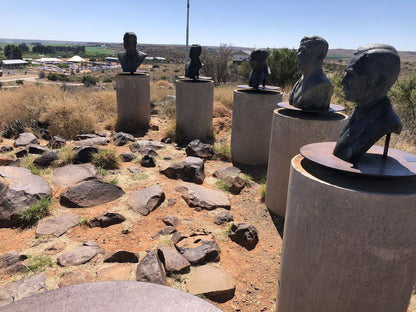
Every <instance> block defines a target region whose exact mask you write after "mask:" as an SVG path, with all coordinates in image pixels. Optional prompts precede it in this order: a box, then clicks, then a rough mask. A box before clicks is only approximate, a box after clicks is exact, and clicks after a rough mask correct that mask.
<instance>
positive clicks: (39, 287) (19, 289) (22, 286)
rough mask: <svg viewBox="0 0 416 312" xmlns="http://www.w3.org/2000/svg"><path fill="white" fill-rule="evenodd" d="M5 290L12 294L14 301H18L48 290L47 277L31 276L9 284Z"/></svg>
mask: <svg viewBox="0 0 416 312" xmlns="http://www.w3.org/2000/svg"><path fill="white" fill-rule="evenodd" d="M4 289H5V290H6V291H7V292H8V293H10V294H11V297H12V298H13V301H18V300H21V299H23V298H25V297H28V296H32V295H34V294H37V293H39V292H42V291H44V290H46V275H45V274H43V273H40V274H35V275H30V276H27V277H25V278H23V279H21V280H19V281H17V282H11V283H9V284H7V285H6V286H5V287H4Z"/></svg>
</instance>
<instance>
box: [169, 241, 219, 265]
mask: <svg viewBox="0 0 416 312" xmlns="http://www.w3.org/2000/svg"><path fill="white" fill-rule="evenodd" d="M175 246H176V248H178V250H179V252H180V253H181V254H182V256H184V257H185V258H186V260H188V261H189V262H190V263H191V264H192V265H200V264H204V263H206V262H212V261H219V260H220V251H219V247H218V245H217V242H216V241H215V239H214V237H212V236H211V237H209V236H207V235H199V236H193V237H188V238H185V239H182V240H181V241H179V242H178V243H176V244H175Z"/></svg>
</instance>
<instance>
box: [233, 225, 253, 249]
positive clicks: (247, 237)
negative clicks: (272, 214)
mask: <svg viewBox="0 0 416 312" xmlns="http://www.w3.org/2000/svg"><path fill="white" fill-rule="evenodd" d="M257 233H258V232H257V229H256V228H255V227H254V226H252V225H247V224H245V223H238V224H237V225H236V224H232V226H231V231H230V233H229V234H228V236H229V237H230V239H231V240H232V241H233V242H235V243H237V244H239V245H241V246H243V247H245V248H246V249H247V250H252V249H254V247H256V245H257V243H258V242H259V238H258V235H257Z"/></svg>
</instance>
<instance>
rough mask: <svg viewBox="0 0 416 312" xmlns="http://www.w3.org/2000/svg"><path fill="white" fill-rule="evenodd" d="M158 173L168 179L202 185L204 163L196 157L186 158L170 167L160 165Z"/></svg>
mask: <svg viewBox="0 0 416 312" xmlns="http://www.w3.org/2000/svg"><path fill="white" fill-rule="evenodd" d="M159 171H160V173H163V174H164V175H165V176H167V177H168V178H170V179H181V180H183V181H187V182H193V183H197V184H202V183H203V182H204V179H205V173H204V161H203V160H202V159H201V158H197V157H186V158H185V160H183V161H180V162H177V163H173V164H172V165H164V164H162V165H161V166H160V169H159Z"/></svg>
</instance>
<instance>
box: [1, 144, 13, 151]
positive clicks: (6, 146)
mask: <svg viewBox="0 0 416 312" xmlns="http://www.w3.org/2000/svg"><path fill="white" fill-rule="evenodd" d="M12 150H13V146H10V145H4V146H2V147H0V153H8V152H11V151H12Z"/></svg>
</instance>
